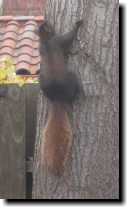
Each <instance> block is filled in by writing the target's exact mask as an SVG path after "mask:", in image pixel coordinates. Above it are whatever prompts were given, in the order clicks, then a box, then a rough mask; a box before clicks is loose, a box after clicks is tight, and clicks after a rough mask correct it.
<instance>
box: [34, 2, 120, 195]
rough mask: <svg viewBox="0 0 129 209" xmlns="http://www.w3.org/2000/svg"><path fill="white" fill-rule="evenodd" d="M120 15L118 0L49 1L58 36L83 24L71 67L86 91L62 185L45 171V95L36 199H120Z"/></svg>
mask: <svg viewBox="0 0 129 209" xmlns="http://www.w3.org/2000/svg"><path fill="white" fill-rule="evenodd" d="M118 9H119V5H118V0H81V1H80V0H76V1H73V0H53V1H51V0H46V18H47V19H49V20H50V22H51V23H52V24H53V25H54V27H55V29H56V31H57V32H60V33H64V32H67V31H68V30H70V28H71V27H72V25H73V24H74V22H75V21H76V20H79V19H82V18H83V19H84V25H83V27H81V29H80V30H79V32H78V36H77V39H76V40H75V41H74V43H73V47H72V54H70V55H69V57H68V63H67V68H68V70H70V71H73V72H75V73H76V74H77V76H78V78H79V80H80V83H81V84H82V91H81V94H80V96H79V97H78V99H77V100H76V102H75V104H74V105H73V108H72V110H73V111H72V114H71V123H72V130H73V140H72V147H71V150H70V154H69V160H68V163H67V168H66V173H65V178H64V179H62V180H60V181H59V180H57V179H56V178H54V177H53V176H52V175H51V174H49V173H47V171H46V170H45V168H43V167H41V166H40V151H41V150H40V144H41V136H42V129H43V127H44V124H45V120H46V118H47V111H48V101H47V100H46V98H45V97H44V96H42V95H40V98H39V102H38V116H37V135H36V144H35V158H34V160H35V161H34V173H33V198H34V199H118V198H119V136H118V134H119V130H118V129H119V128H118V124H119V122H118V119H119V117H118V111H119V107H118V104H119V100H118V96H119V93H118V92H119V91H118V89H119V86H118V85H119V81H118V80H119V76H118V74H119V67H118V60H119V57H118V31H119V28H118Z"/></svg>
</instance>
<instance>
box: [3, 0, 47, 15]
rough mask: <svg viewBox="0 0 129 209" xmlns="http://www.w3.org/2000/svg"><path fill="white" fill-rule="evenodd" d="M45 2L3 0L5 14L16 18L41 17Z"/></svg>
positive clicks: (41, 0)
mask: <svg viewBox="0 0 129 209" xmlns="http://www.w3.org/2000/svg"><path fill="white" fill-rule="evenodd" d="M44 4H45V0H3V14H2V15H14V16H41V15H43V14H44Z"/></svg>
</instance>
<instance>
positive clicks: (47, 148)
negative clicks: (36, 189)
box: [41, 103, 72, 177]
mask: <svg viewBox="0 0 129 209" xmlns="http://www.w3.org/2000/svg"><path fill="white" fill-rule="evenodd" d="M71 141H72V130H71V126H70V122H69V118H68V115H67V108H66V106H64V105H63V104H61V103H52V104H51V105H50V108H49V113H48V119H47V122H46V125H45V128H44V130H43V138H42V145H41V146H42V149H41V163H42V165H45V166H46V167H47V168H48V169H49V170H50V171H51V172H52V173H53V174H54V175H56V176H58V177H61V176H63V174H64V167H65V163H66V160H67V155H68V152H69V148H70V145H71Z"/></svg>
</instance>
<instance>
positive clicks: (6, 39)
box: [0, 16, 44, 74]
mask: <svg viewBox="0 0 129 209" xmlns="http://www.w3.org/2000/svg"><path fill="white" fill-rule="evenodd" d="M43 19H44V17H43V16H37V17H34V16H22V17H13V16H0V26H1V27H0V59H1V58H2V57H4V56H6V57H7V58H8V59H11V60H12V62H13V64H14V66H15V71H19V72H20V70H25V71H26V72H28V73H29V74H36V73H37V72H38V71H39V69H40V55H39V50H38V47H39V42H38V36H37V35H36V34H35V33H34V29H35V28H36V27H37V26H38V25H40V24H41V23H42V21H43Z"/></svg>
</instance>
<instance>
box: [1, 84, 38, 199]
mask: <svg viewBox="0 0 129 209" xmlns="http://www.w3.org/2000/svg"><path fill="white" fill-rule="evenodd" d="M38 94H39V85H38V84H24V85H23V87H21V88H20V87H19V86H18V85H17V84H9V85H6V84H5V85H3V84H0V198H1V199H26V198H27V197H28V198H30V197H31V194H30V192H31V188H29V189H28V187H27V185H30V187H31V184H32V182H30V181H29V180H28V178H26V177H27V176H28V175H26V172H27V167H26V162H27V161H28V160H30V161H31V160H33V150H34V139H35V132H36V115H37V97H38ZM29 179H30V178H29Z"/></svg>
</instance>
